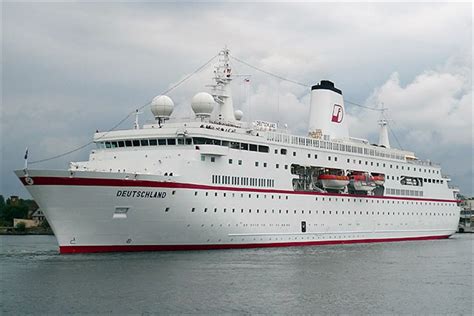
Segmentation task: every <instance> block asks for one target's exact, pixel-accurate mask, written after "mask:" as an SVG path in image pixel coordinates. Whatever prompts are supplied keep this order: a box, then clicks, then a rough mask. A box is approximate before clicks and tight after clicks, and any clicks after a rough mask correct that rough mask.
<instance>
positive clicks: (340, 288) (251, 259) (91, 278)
mask: <svg viewBox="0 0 474 316" xmlns="http://www.w3.org/2000/svg"><path fill="white" fill-rule="evenodd" d="M0 241H1V244H0V245H1V248H0V268H1V270H0V273H1V279H0V314H2V315H21V314H38V315H51V314H57V315H63V314H69V313H72V314H139V315H140V314H142V315H148V314H156V313H159V314H170V313H172V314H181V313H186V314H211V315H215V314H229V313H233V314H275V313H278V314H334V313H344V314H465V315H472V314H473V287H472V286H473V278H472V276H473V275H472V267H473V234H463V235H461V234H458V235H455V236H453V237H452V238H450V239H446V240H432V241H408V242H397V243H379V244H351V245H334V246H308V247H291V248H268V249H244V250H239V249H233V250H212V251H179V252H142V253H112V254H79V255H59V254H58V248H57V244H56V240H55V238H54V237H53V236H0Z"/></svg>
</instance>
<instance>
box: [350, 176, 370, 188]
mask: <svg viewBox="0 0 474 316" xmlns="http://www.w3.org/2000/svg"><path fill="white" fill-rule="evenodd" d="M350 184H351V186H352V187H353V188H354V189H355V190H356V191H367V192H368V191H372V190H373V189H375V187H376V184H375V180H374V177H373V176H371V175H369V174H355V175H352V176H351V177H350Z"/></svg>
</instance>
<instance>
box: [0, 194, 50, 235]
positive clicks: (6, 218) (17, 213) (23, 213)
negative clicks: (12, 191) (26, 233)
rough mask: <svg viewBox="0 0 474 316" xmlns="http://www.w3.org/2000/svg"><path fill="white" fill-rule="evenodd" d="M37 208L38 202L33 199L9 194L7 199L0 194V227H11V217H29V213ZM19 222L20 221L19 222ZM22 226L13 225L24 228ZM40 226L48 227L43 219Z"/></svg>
mask: <svg viewBox="0 0 474 316" xmlns="http://www.w3.org/2000/svg"><path fill="white" fill-rule="evenodd" d="M37 209H38V204H36V202H35V201H34V200H29V199H21V198H19V197H17V196H11V197H9V198H7V199H5V197H4V196H3V195H1V194H0V227H13V219H14V218H21V219H29V218H30V217H31V214H32V213H33V212H34V211H36V210H37ZM20 224H21V223H20ZM22 226H23V227H15V228H17V229H18V228H19V229H20V230H25V227H24V224H23V225H22ZM41 227H42V228H45V229H47V228H49V225H48V222H47V221H46V220H44V221H43V223H42V225H41Z"/></svg>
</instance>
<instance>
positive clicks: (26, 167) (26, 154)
mask: <svg viewBox="0 0 474 316" xmlns="http://www.w3.org/2000/svg"><path fill="white" fill-rule="evenodd" d="M27 169H28V147H26V152H25V168H24V170H27Z"/></svg>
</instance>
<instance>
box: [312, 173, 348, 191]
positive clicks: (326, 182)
mask: <svg viewBox="0 0 474 316" xmlns="http://www.w3.org/2000/svg"><path fill="white" fill-rule="evenodd" d="M318 180H319V182H321V185H322V186H323V188H325V189H332V190H344V189H345V187H346V186H347V185H348V184H349V181H350V179H349V177H348V176H337V175H334V174H321V175H319V177H318Z"/></svg>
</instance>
